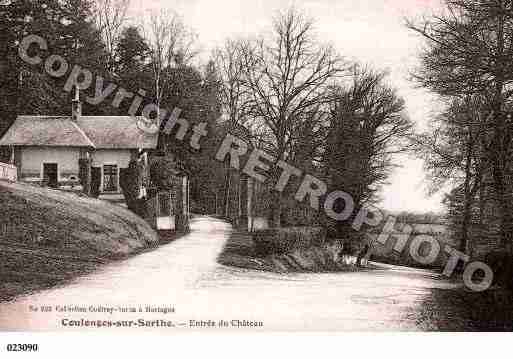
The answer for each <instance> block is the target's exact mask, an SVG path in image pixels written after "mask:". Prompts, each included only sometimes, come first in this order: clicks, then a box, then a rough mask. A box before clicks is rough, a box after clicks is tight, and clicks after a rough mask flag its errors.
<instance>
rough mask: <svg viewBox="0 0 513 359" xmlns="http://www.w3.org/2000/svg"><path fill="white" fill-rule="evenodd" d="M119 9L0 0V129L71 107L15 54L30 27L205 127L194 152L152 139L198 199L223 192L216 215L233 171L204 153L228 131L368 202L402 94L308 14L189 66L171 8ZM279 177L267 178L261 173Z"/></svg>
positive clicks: (118, 3)
mask: <svg viewBox="0 0 513 359" xmlns="http://www.w3.org/2000/svg"><path fill="white" fill-rule="evenodd" d="M128 6H129V1H128V0H96V1H91V0H61V1H50V0H48V1H46V0H10V1H4V3H3V4H2V6H1V7H0V12H1V13H0V34H1V35H0V36H2V37H1V39H0V42H1V43H2V46H1V48H0V51H2V54H0V55H1V56H0V72H1V76H0V81H2V83H1V84H0V92H1V93H0V101H2V102H1V103H0V108H1V109H2V113H3V117H2V119H1V120H0V121H2V122H1V123H0V131H3V130H5V129H6V128H7V126H8V125H9V124H10V123H12V121H13V120H14V119H15V117H16V115H17V114H20V113H27V114H41V115H44V114H55V115H66V114H69V103H70V98H69V95H68V94H67V93H65V92H63V91H62V90H61V89H62V85H63V83H61V82H60V81H63V80H58V79H55V78H51V77H49V76H48V75H46V74H45V73H44V71H43V70H42V69H37V68H34V67H31V66H28V65H26V64H23V63H22V62H21V60H20V59H19V58H18V55H17V45H18V44H19V41H20V40H21V39H22V38H23V37H24V36H25V35H27V34H29V33H33V34H38V35H40V36H42V37H44V38H45V39H46V40H47V41H48V43H49V52H51V53H58V54H60V55H62V56H63V57H65V58H66V59H67V60H68V61H69V62H70V63H76V64H79V65H82V66H84V67H87V68H89V69H91V70H93V71H95V72H96V74H97V75H101V76H103V77H104V78H105V79H108V80H111V81H114V82H116V83H117V84H118V85H120V86H123V87H125V88H126V89H128V90H130V91H132V92H137V91H138V90H139V89H142V90H144V91H143V93H144V96H145V98H146V100H147V101H152V102H154V103H156V104H157V105H158V106H159V107H160V108H169V109H172V108H175V107H178V108H180V109H181V110H182V113H181V116H182V117H184V118H186V119H187V120H189V122H191V123H192V124H194V123H196V122H199V121H207V122H208V123H209V124H210V136H208V138H207V139H206V140H205V142H204V143H203V146H202V151H199V152H198V151H195V150H193V149H191V148H190V147H189V146H183V145H182V143H181V142H180V141H176V140H172V138H173V137H172V136H173V135H174V134H171V136H169V137H167V138H161V144H163V146H162V147H161V148H162V149H164V150H165V152H166V154H167V155H168V156H170V157H173V159H174V160H176V161H179V162H180V163H182V164H183V165H184V166H185V167H186V168H187V169H188V171H189V172H191V174H192V176H191V178H192V180H193V186H192V188H191V189H192V193H191V195H192V198H193V200H195V202H196V203H198V204H199V205H200V206H203V207H209V206H208V205H207V204H205V203H203V204H202V203H201V202H206V201H211V200H212V198H213V197H214V196H215V197H223V198H224V200H220V201H219V202H223V205H221V206H218V205H217V204H216V206H215V207H221V208H223V211H225V212H226V211H228V209H227V208H228V201H229V198H230V196H232V197H233V193H232V194H231V192H233V190H234V189H233V188H232V187H233V186H234V184H235V181H234V179H233V178H232V177H233V174H230V172H229V171H228V170H227V169H226V168H224V167H223V165H222V164H216V163H215V161H213V159H212V154H214V153H215V146H216V144H217V143H218V140H219V139H220V138H222V136H223V134H224V133H225V132H226V131H232V132H235V134H237V135H238V136H240V137H243V138H245V139H246V140H247V141H248V142H250V143H251V144H252V145H253V146H255V147H258V148H261V149H263V150H265V151H268V152H269V153H270V154H272V155H273V156H274V157H276V158H279V159H282V160H284V161H286V162H287V163H289V164H292V165H295V166H297V167H298V168H300V169H302V170H304V171H308V172H309V173H311V174H313V175H316V176H318V177H319V178H322V179H324V180H325V181H326V183H327V184H328V185H329V186H330V187H331V188H333V189H343V190H345V191H347V192H349V193H351V194H352V195H353V197H354V199H355V202H356V204H357V205H360V204H362V203H363V202H369V201H374V200H376V198H377V193H378V190H379V187H380V185H381V184H383V183H384V182H385V181H386V179H387V176H388V174H389V172H390V170H391V169H392V168H393V162H392V159H393V155H394V154H396V153H398V152H401V151H404V150H406V149H407V147H408V146H407V143H406V141H405V139H406V138H408V137H409V136H410V135H411V122H410V121H409V119H408V117H407V116H406V114H405V113H404V101H403V100H402V99H401V98H400V97H399V96H398V95H397V93H396V91H395V90H394V89H393V87H391V86H390V85H389V84H388V83H387V73H386V72H384V71H380V70H375V69H372V68H371V67H369V66H365V65H360V64H355V63H351V62H348V61H346V60H345V59H344V58H343V57H341V56H340V55H339V54H338V53H337V51H335V49H334V48H333V47H332V46H330V45H326V44H323V43H322V41H320V39H319V38H318V37H317V36H316V32H315V26H314V22H313V21H312V19H310V18H309V17H308V16H306V15H305V14H303V13H301V12H300V11H297V10H295V9H290V10H287V11H285V12H283V13H280V14H278V15H277V16H276V17H275V18H274V21H273V23H272V28H271V31H270V34H265V35H264V34H256V35H255V36H253V37H252V38H250V39H249V38H244V39H240V38H239V39H229V40H227V41H226V42H225V43H224V44H223V45H222V46H219V47H218V48H216V49H215V50H214V51H213V52H212V54H211V57H210V58H209V59H208V61H207V62H206V64H205V65H198V63H199V60H198V59H197V54H198V51H197V46H196V36H195V34H194V32H193V31H192V30H191V29H190V28H188V27H187V26H186V25H185V23H184V22H183V20H182V19H181V18H180V17H179V16H178V15H176V14H174V13H170V12H165V11H162V12H157V13H152V14H149V15H148V16H145V17H144V18H141V19H136V20H135V21H133V19H132V20H130V21H129V19H127V16H126V14H127V8H128ZM127 110H128V108H120V109H115V108H112V107H111V106H110V104H109V102H108V101H106V102H104V103H103V104H101V105H99V106H94V107H93V106H88V105H87V104H84V112H85V113H89V114H110V115H112V114H118V113H119V114H126V113H127ZM164 125H165V123H161V126H164ZM279 175H280V173H272V174H271V179H270V180H271V181H273V182H275V181H276V180H277V178H278V176H279ZM209 194H210V195H209ZM219 194H221V195H219ZM271 195H272V196H273V199H272V201H271V203H272V204H273V205H272V217H273V222H274V225H275V226H280V225H281V224H282V223H281V222H282V214H283V212H284V208H283V206H284V203H285V201H284V198H283V194H281V193H279V192H273V193H272V194H271ZM210 207H211V206H210ZM337 230H338V231H339V232H343V231H347V228H345V227H344V226H343V225H341V226H339V227H338V228H337Z"/></svg>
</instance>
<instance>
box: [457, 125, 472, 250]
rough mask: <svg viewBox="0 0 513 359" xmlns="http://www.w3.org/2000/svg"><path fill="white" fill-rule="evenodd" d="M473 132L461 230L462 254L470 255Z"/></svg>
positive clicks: (469, 135)
mask: <svg viewBox="0 0 513 359" xmlns="http://www.w3.org/2000/svg"><path fill="white" fill-rule="evenodd" d="M472 147H473V141H472V132H471V131H470V126H469V131H468V140H467V151H466V165H465V185H464V186H465V188H464V190H465V199H464V201H465V203H464V210H463V225H462V228H461V243H460V251H461V252H462V253H466V254H469V244H470V240H469V227H470V224H471V220H472V218H471V216H472V213H471V211H472V196H471V191H470V179H471V177H472V173H471V169H472Z"/></svg>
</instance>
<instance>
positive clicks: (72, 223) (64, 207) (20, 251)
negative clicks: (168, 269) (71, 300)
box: [0, 182, 159, 301]
mask: <svg viewBox="0 0 513 359" xmlns="http://www.w3.org/2000/svg"><path fill="white" fill-rule="evenodd" d="M0 203H2V215H1V216H0V301H5V300H10V299H12V298H14V297H16V296H18V295H20V294H26V293H30V292H33V291H36V290H39V289H43V288H48V287H51V286H54V285H58V284H62V283H65V282H67V281H69V280H71V279H73V278H75V277H77V276H79V275H83V274H85V273H89V272H91V271H92V270H94V269H95V268H97V267H98V266H100V265H102V264H105V263H108V262H109V261H112V260H117V259H123V258H127V257H129V256H131V255H133V254H136V253H139V252H141V251H144V250H146V249H148V248H152V247H155V246H157V245H158V242H159V240H158V236H157V233H155V231H153V229H152V228H151V227H150V226H149V225H148V224H147V223H146V222H145V221H144V220H142V219H141V218H139V217H137V216H136V215H134V214H133V213H131V212H130V211H128V210H126V209H123V208H121V207H118V206H114V205H112V204H109V203H106V202H104V201H100V200H96V199H91V198H86V197H79V196H77V195H74V194H71V193H64V192H61V191H56V190H50V189H45V188H39V187H34V186H29V185H23V184H11V183H5V182H0Z"/></svg>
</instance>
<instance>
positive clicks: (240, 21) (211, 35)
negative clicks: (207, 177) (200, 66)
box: [130, 0, 443, 212]
mask: <svg viewBox="0 0 513 359" xmlns="http://www.w3.org/2000/svg"><path fill="white" fill-rule="evenodd" d="M291 5H294V6H295V7H297V8H299V9H302V10H304V11H306V13H307V14H309V15H311V16H313V17H314V18H315V19H316V21H317V22H316V25H317V31H318V34H319V36H320V38H321V39H322V40H325V41H330V42H332V43H333V44H334V45H335V46H336V48H337V49H338V51H339V52H340V53H341V54H342V55H344V56H345V57H347V58H349V59H358V60H360V61H363V62H365V63H370V64H373V65H375V66H377V67H379V68H384V69H388V70H389V71H390V74H391V76H390V82H391V83H392V84H393V85H394V86H395V87H397V88H398V90H399V93H400V95H401V96H403V97H404V98H405V100H406V106H407V110H408V114H409V116H410V117H411V119H412V120H413V121H414V122H415V123H416V124H417V125H418V126H419V127H420V128H422V126H423V125H424V124H425V123H426V120H427V118H428V116H430V114H432V113H434V112H435V111H436V110H437V107H436V105H435V103H434V97H433V96H431V95H430V94H429V93H428V92H426V91H424V90H422V89H417V88H415V84H413V83H411V82H409V81H408V71H409V70H411V69H412V68H414V67H415V65H416V61H417V60H416V54H417V53H418V51H419V48H420V47H421V45H422V43H421V40H420V39H419V38H418V37H417V36H415V34H413V33H412V32H411V31H409V30H407V29H406V28H405V27H404V17H406V16H407V17H419V16H421V15H422V14H424V13H429V12H430V11H432V10H433V9H436V7H437V6H439V0H304V1H289V0H248V1H235V0H132V8H131V11H130V14H131V15H133V16H138V15H140V14H142V13H144V12H145V11H147V10H150V9H158V8H168V9H172V10H174V11H176V12H177V13H179V14H180V15H181V16H182V17H183V18H184V21H185V23H186V24H187V25H188V26H190V27H192V28H193V29H194V30H195V32H196V33H197V34H198V40H199V42H200V45H201V48H202V49H203V51H204V53H205V54H208V53H209V51H210V50H211V49H212V48H213V47H215V46H216V45H218V44H220V43H221V42H222V41H223V40H224V39H225V38H227V37H232V36H237V35H247V34H254V33H257V32H260V31H265V30H266V29H269V26H270V23H271V19H272V16H273V15H274V14H275V13H276V12H277V11H279V10H282V9H286V8H287V7H289V6H291ZM398 162H399V163H401V164H402V166H403V167H402V168H398V169H397V170H395V172H394V174H393V176H392V177H391V178H390V182H391V183H390V185H387V186H386V187H385V188H384V191H383V198H384V199H383V202H382V203H381V206H382V207H383V208H385V209H389V210H394V211H396V210H411V211H418V212H424V211H438V210H441V209H442V208H443V207H442V206H441V203H440V201H441V198H442V196H441V195H436V196H433V197H428V196H427V182H426V179H425V174H424V171H423V168H422V161H420V160H415V159H412V158H407V157H405V158H400V159H398Z"/></svg>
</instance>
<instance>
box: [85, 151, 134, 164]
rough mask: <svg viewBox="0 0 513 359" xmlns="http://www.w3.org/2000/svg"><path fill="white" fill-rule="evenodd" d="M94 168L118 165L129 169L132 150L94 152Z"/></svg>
mask: <svg viewBox="0 0 513 359" xmlns="http://www.w3.org/2000/svg"><path fill="white" fill-rule="evenodd" d="M92 159H93V167H102V166H103V165H109V164H112V165H114V164H117V165H118V167H119V168H128V164H129V163H130V150H96V151H93V152H92Z"/></svg>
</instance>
